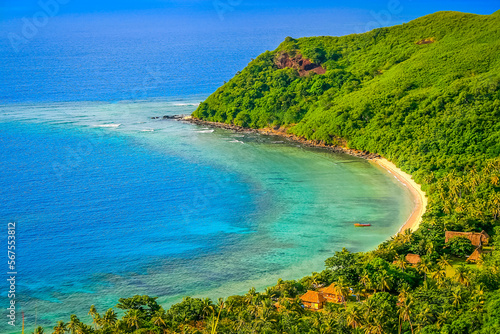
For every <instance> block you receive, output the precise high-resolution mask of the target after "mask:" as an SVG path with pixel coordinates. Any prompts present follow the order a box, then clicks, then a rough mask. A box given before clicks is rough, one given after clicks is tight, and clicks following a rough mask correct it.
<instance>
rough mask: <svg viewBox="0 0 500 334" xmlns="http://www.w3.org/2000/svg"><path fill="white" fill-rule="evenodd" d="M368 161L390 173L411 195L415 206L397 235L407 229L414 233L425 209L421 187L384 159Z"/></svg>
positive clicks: (424, 196) (425, 198) (425, 199)
mask: <svg viewBox="0 0 500 334" xmlns="http://www.w3.org/2000/svg"><path fill="white" fill-rule="evenodd" d="M369 161H370V162H372V163H373V164H376V165H377V166H380V167H381V168H383V169H385V170H386V171H388V172H389V173H391V174H392V175H393V176H394V177H395V178H396V179H398V181H399V182H401V183H402V184H404V185H405V186H406V187H407V188H408V190H409V191H410V193H411V194H412V197H413V202H414V204H415V206H414V208H413V211H412V213H411V215H410V217H408V219H407V220H406V222H405V223H404V224H403V226H401V228H400V229H399V231H398V233H402V232H404V231H405V230H407V229H410V230H411V231H412V232H415V231H416V230H417V229H418V228H419V226H420V223H421V222H422V216H423V215H424V213H425V209H426V208H427V196H426V194H425V192H424V191H423V190H422V187H421V186H420V184H418V183H416V182H415V181H414V180H413V178H412V177H411V175H410V174H408V173H405V172H403V171H402V170H401V169H399V168H398V167H396V165H395V164H393V163H392V162H390V161H389V160H387V159H385V158H376V159H370V160H369Z"/></svg>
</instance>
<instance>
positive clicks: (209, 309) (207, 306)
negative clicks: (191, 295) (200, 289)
mask: <svg viewBox="0 0 500 334" xmlns="http://www.w3.org/2000/svg"><path fill="white" fill-rule="evenodd" d="M213 311H214V308H213V306H212V301H211V300H210V298H203V299H202V300H201V315H202V316H201V318H202V319H205V317H207V316H208V315H210V314H212V313H213Z"/></svg>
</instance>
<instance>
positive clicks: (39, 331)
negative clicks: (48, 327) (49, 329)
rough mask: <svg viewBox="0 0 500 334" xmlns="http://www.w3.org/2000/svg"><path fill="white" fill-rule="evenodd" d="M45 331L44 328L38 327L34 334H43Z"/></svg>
mask: <svg viewBox="0 0 500 334" xmlns="http://www.w3.org/2000/svg"><path fill="white" fill-rule="evenodd" d="M44 332H45V331H44V329H43V327H42V326H38V327H37V328H35V331H34V332H33V333H32V334H43V333H44Z"/></svg>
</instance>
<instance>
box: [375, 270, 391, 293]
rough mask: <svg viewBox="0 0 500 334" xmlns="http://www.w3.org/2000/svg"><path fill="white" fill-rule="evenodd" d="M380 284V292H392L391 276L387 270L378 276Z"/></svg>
mask: <svg viewBox="0 0 500 334" xmlns="http://www.w3.org/2000/svg"><path fill="white" fill-rule="evenodd" d="M378 283H379V288H380V290H382V291H384V292H385V289H387V290H391V287H392V282H391V275H389V273H388V272H387V270H382V272H381V273H380V275H379V276H378Z"/></svg>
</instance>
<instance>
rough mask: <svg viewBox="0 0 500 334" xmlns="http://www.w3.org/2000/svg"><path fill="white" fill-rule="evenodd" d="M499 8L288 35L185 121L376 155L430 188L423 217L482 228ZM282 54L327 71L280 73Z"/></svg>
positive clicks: (499, 67) (499, 45) (495, 166)
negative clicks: (265, 131) (348, 31)
mask: <svg viewBox="0 0 500 334" xmlns="http://www.w3.org/2000/svg"><path fill="white" fill-rule="evenodd" d="M499 15H500V11H499V12H496V13H494V14H492V15H474V14H464V13H458V12H439V13H436V14H432V15H428V16H425V17H422V18H419V19H416V20H414V21H411V22H409V23H406V24H403V25H399V26H394V27H389V28H380V29H376V30H373V31H371V32H368V33H365V34H354V35H349V36H343V37H326V36H325V37H311V38H299V39H293V38H291V37H287V38H286V39H285V41H284V42H283V43H281V45H279V47H278V48H277V49H276V50H275V51H272V52H265V53H263V54H261V55H260V56H259V57H257V59H255V60H253V61H252V62H250V64H248V66H247V67H246V68H245V69H244V70H242V71H241V73H239V74H237V75H236V76H235V77H234V78H233V79H231V80H230V81H229V82H228V83H226V84H225V85H223V86H222V87H220V88H219V89H218V90H217V91H216V92H215V93H213V94H212V95H211V96H210V97H209V98H208V99H207V100H206V101H205V102H203V103H201V104H200V106H199V108H198V109H197V110H196V111H195V112H194V114H193V116H195V117H197V118H201V119H204V120H209V121H217V122H224V123H232V124H235V125H240V126H245V127H252V128H265V127H270V126H273V127H279V126H280V127H286V128H287V131H288V132H289V133H292V134H295V135H298V136H300V137H303V138H305V139H310V140H315V141H318V142H322V143H326V144H332V145H338V144H340V145H343V146H348V147H350V148H355V149H360V150H367V151H370V152H373V153H379V154H381V155H383V156H384V157H386V158H388V159H389V160H391V161H393V162H395V163H396V164H397V165H398V166H399V167H401V168H402V169H403V170H405V171H407V172H409V173H411V174H412V175H413V176H414V177H415V179H416V181H417V182H419V183H421V184H423V186H424V190H426V191H427V192H428V194H430V205H429V210H428V213H427V216H426V221H428V222H433V223H434V222H436V221H442V222H443V223H446V224H447V226H448V227H450V228H452V227H453V228H456V229H460V230H481V229H483V228H484V229H486V230H487V231H489V232H491V231H492V228H493V226H494V225H495V223H496V222H497V221H498V218H499V215H500V196H499V194H498V190H499V189H500V182H499V177H500V171H499V167H500V160H499V159H498V157H499V156H500V122H499V119H500V91H499V86H500V56H499V55H500V19H499ZM284 54H285V58H286V57H288V58H293V57H295V58H297V56H298V55H302V58H304V59H308V60H310V62H311V63H314V64H316V66H319V65H321V67H323V68H324V69H325V70H326V72H325V73H324V74H316V73H313V71H310V72H309V73H307V74H305V75H304V73H299V71H298V70H297V69H296V68H290V67H285V68H281V69H280V68H279V67H280V66H278V63H279V60H280V57H281V58H283V57H284V56H283V55H284ZM299 57H300V56H299ZM291 66H293V64H292V65H291ZM297 66H298V65H297ZM297 66H296V67H297ZM281 67H282V66H281ZM302 72H304V71H302ZM300 74H302V76H301V75H300Z"/></svg>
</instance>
